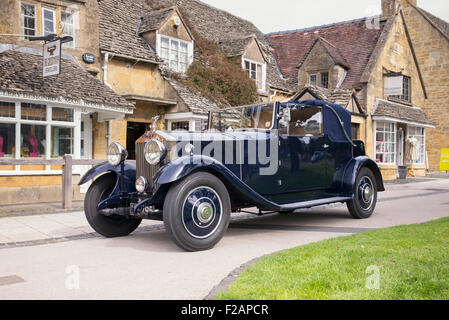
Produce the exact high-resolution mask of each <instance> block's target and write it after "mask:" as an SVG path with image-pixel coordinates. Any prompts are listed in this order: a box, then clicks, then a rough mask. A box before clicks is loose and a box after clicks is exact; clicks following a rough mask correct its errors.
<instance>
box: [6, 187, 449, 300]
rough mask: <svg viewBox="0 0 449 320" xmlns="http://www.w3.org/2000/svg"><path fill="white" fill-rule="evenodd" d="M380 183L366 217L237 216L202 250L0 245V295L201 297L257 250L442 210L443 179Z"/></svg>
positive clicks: (153, 236) (140, 241) (151, 236)
mask: <svg viewBox="0 0 449 320" xmlns="http://www.w3.org/2000/svg"><path fill="white" fill-rule="evenodd" d="M387 188H388V192H385V193H382V194H381V195H380V202H379V204H378V208H377V210H376V214H375V215H374V216H373V217H372V218H371V219H369V220H352V219H350V218H349V215H348V212H347V210H346V207H344V206H332V207H325V208H324V207H321V208H315V209H311V210H305V211H302V212H300V213H296V214H292V215H282V216H281V215H277V214H276V215H270V216H265V217H257V218H255V219H254V218H252V219H246V220H239V221H235V222H233V224H232V227H231V229H230V230H229V231H228V233H227V234H226V236H225V238H224V240H223V241H222V242H221V243H220V244H219V245H218V246H217V247H216V248H215V249H213V250H210V251H207V252H199V253H186V252H183V251H181V250H180V249H178V247H176V246H175V245H174V244H173V243H172V242H171V241H170V239H169V238H168V236H167V234H166V233H165V231H164V230H154V231H145V230H144V232H139V233H136V234H134V235H132V236H130V237H127V238H121V239H103V238H98V237H95V238H90V239H84V240H76V241H66V242H61V243H52V244H46V245H40V246H29V247H16V248H4V249H0V299H167V300H169V299H203V298H204V297H205V296H206V295H207V294H208V293H209V291H210V290H211V289H212V288H213V287H214V286H215V285H217V284H218V283H220V281H221V280H222V279H223V278H225V277H226V276H227V275H228V274H229V273H230V272H231V271H232V270H234V269H235V268H237V267H239V266H240V265H242V264H244V263H246V262H248V261H249V260H252V259H254V258H257V257H260V256H262V255H266V254H269V253H273V252H276V251H279V250H282V249H287V248H293V247H297V246H301V245H304V244H307V243H310V242H315V241H319V240H323V239H327V238H334V237H338V236H344V235H347V234H352V233H357V232H363V231H365V230H370V229H375V228H383V227H389V226H394V225H402V224H414V223H422V222H426V221H430V220H434V219H438V218H441V217H445V216H449V180H447V179H446V180H435V181H430V182H423V183H413V184H406V185H389V186H387ZM5 219H6V218H5ZM0 226H1V219H0ZM147 228H148V227H147ZM150 228H151V227H150ZM78 272H79V273H78ZM78 274H79V277H77V275H78ZM77 279H79V282H77ZM78 283H79V289H73V290H72V289H70V288H73V287H75V288H76V287H77V286H78ZM68 288H69V289H68Z"/></svg>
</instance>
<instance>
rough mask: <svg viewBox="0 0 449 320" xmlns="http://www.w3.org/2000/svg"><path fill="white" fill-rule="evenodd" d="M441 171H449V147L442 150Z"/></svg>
mask: <svg viewBox="0 0 449 320" xmlns="http://www.w3.org/2000/svg"><path fill="white" fill-rule="evenodd" d="M440 170H441V171H449V149H443V150H442V151H441V163H440Z"/></svg>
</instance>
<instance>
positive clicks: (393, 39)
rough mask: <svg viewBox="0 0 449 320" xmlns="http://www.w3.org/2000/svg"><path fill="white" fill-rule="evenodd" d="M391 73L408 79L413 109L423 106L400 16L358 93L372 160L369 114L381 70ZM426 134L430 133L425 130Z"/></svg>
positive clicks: (380, 90)
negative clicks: (365, 112)
mask: <svg viewBox="0 0 449 320" xmlns="http://www.w3.org/2000/svg"><path fill="white" fill-rule="evenodd" d="M383 68H386V69H388V70H390V71H394V72H402V73H403V74H404V75H406V76H409V77H411V81H412V89H411V103H412V104H413V105H414V106H418V107H424V105H425V103H426V102H425V99H424V90H423V88H422V85H421V82H420V80H419V74H418V70H417V67H416V64H415V62H414V59H413V54H412V50H411V48H410V45H409V43H408V40H407V36H406V33H405V29H404V25H403V20H402V18H401V16H400V15H398V16H396V17H395V20H394V24H393V26H392V30H391V32H390V36H389V37H388V39H387V40H386V43H385V46H384V48H383V50H382V52H381V53H380V55H379V58H378V59H377V63H376V65H375V67H374V69H373V72H372V74H371V76H370V80H369V82H368V84H366V85H365V88H364V89H363V90H362V91H363V93H364V95H365V96H364V97H362V99H361V100H365V101H366V108H367V113H368V114H369V115H370V116H369V118H368V121H367V140H366V148H367V154H368V155H369V156H370V157H374V136H373V129H374V128H373V121H372V120H371V114H372V112H373V108H374V106H375V102H376V99H378V98H384V99H386V98H387V96H386V95H385V94H384V80H385V77H384V69H383ZM428 131H430V130H428Z"/></svg>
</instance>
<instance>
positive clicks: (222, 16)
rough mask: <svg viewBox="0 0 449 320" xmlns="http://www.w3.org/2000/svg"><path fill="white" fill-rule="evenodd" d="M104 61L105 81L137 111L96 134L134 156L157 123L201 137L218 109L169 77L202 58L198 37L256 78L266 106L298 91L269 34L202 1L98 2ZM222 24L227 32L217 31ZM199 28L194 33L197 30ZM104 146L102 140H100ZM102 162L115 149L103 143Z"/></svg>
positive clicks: (99, 154)
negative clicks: (283, 71)
mask: <svg viewBox="0 0 449 320" xmlns="http://www.w3.org/2000/svg"><path fill="white" fill-rule="evenodd" d="M99 10H100V23H99V39H100V41H99V42H100V45H99V47H100V48H99V49H100V57H101V58H100V60H101V63H102V65H103V67H102V69H103V81H104V83H105V84H107V85H108V86H110V87H111V88H112V89H113V90H114V91H115V92H117V93H119V94H120V95H122V96H123V97H124V98H126V99H127V100H128V101H130V102H132V103H133V104H134V105H135V106H136V109H135V112H134V114H133V115H127V116H126V117H125V118H124V119H121V120H114V121H111V122H109V123H103V124H99V125H98V126H97V128H98V130H97V134H98V135H99V136H104V133H106V132H109V133H110V134H109V135H108V136H109V137H110V139H112V140H114V141H119V142H120V143H121V144H122V145H124V146H126V147H127V149H128V150H129V151H130V154H131V158H133V155H134V152H133V150H134V148H135V146H134V144H135V141H136V140H137V138H138V137H140V136H141V135H142V134H143V133H144V132H145V130H147V129H148V126H150V125H151V124H152V122H153V121H152V118H153V117H154V116H156V115H159V116H161V121H160V122H159V124H160V126H161V128H165V129H168V130H175V129H186V130H190V131H194V130H199V129H201V128H203V127H204V125H205V123H206V122H207V118H208V112H209V111H211V110H213V109H214V108H217V105H216V103H214V102H212V101H210V100H208V99H206V98H205V97H202V96H201V95H199V94H198V93H194V92H191V90H189V89H188V88H187V87H186V86H185V85H183V84H182V83H181V82H180V81H177V80H176V79H174V78H173V77H171V76H170V74H171V73H173V72H175V73H178V74H181V76H182V75H183V74H184V73H185V72H186V71H187V69H188V67H189V65H190V64H191V63H192V62H193V59H194V57H195V37H194V35H193V33H194V32H196V34H198V35H200V36H201V37H204V38H206V39H208V40H210V41H213V42H215V43H217V44H218V46H219V48H220V49H221V51H222V52H223V53H224V54H225V55H226V56H228V57H230V58H237V59H240V61H241V66H242V69H244V70H247V71H248V75H249V77H251V78H252V79H254V81H255V82H256V86H257V88H258V94H259V97H260V100H261V101H269V100H277V99H285V98H286V97H288V96H289V95H290V94H291V87H289V85H288V83H287V82H286V81H285V80H284V79H282V76H281V74H280V72H279V71H278V68H277V66H276V61H275V59H274V56H273V54H272V53H271V52H270V50H269V49H268V45H267V43H266V40H265V39H264V35H263V34H262V33H261V32H260V31H259V30H258V29H257V28H256V27H255V26H254V25H252V24H251V23H250V22H247V21H245V20H242V19H240V18H238V17H236V16H233V15H231V14H229V13H228V12H225V11H222V10H218V9H216V8H214V7H211V6H209V5H206V4H204V3H202V2H201V1H181V0H179V1H170V0H167V1H144V0H138V1H125V0H117V1H113V0H102V1H100V2H99ZM218 24H220V27H219V28H218V27H217V26H218ZM190 28H192V30H190ZM97 140H99V139H95V141H97ZM98 143H101V144H102V145H103V147H99V148H97V150H98V153H97V154H95V156H96V157H101V156H104V155H105V152H106V148H107V145H108V143H107V142H105V141H103V142H101V141H99V142H98Z"/></svg>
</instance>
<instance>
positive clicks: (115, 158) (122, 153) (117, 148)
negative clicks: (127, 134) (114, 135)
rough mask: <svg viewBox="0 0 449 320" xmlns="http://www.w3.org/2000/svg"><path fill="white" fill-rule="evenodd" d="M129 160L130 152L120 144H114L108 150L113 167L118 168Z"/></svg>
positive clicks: (109, 160)
mask: <svg viewBox="0 0 449 320" xmlns="http://www.w3.org/2000/svg"><path fill="white" fill-rule="evenodd" d="M127 158H128V152H127V151H126V149H125V148H123V147H122V146H121V145H120V143H118V142H114V143H111V145H110V146H109V148H108V162H109V164H110V165H111V166H114V167H117V166H118V165H119V164H121V163H122V162H123V161H125V160H126V159H127Z"/></svg>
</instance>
